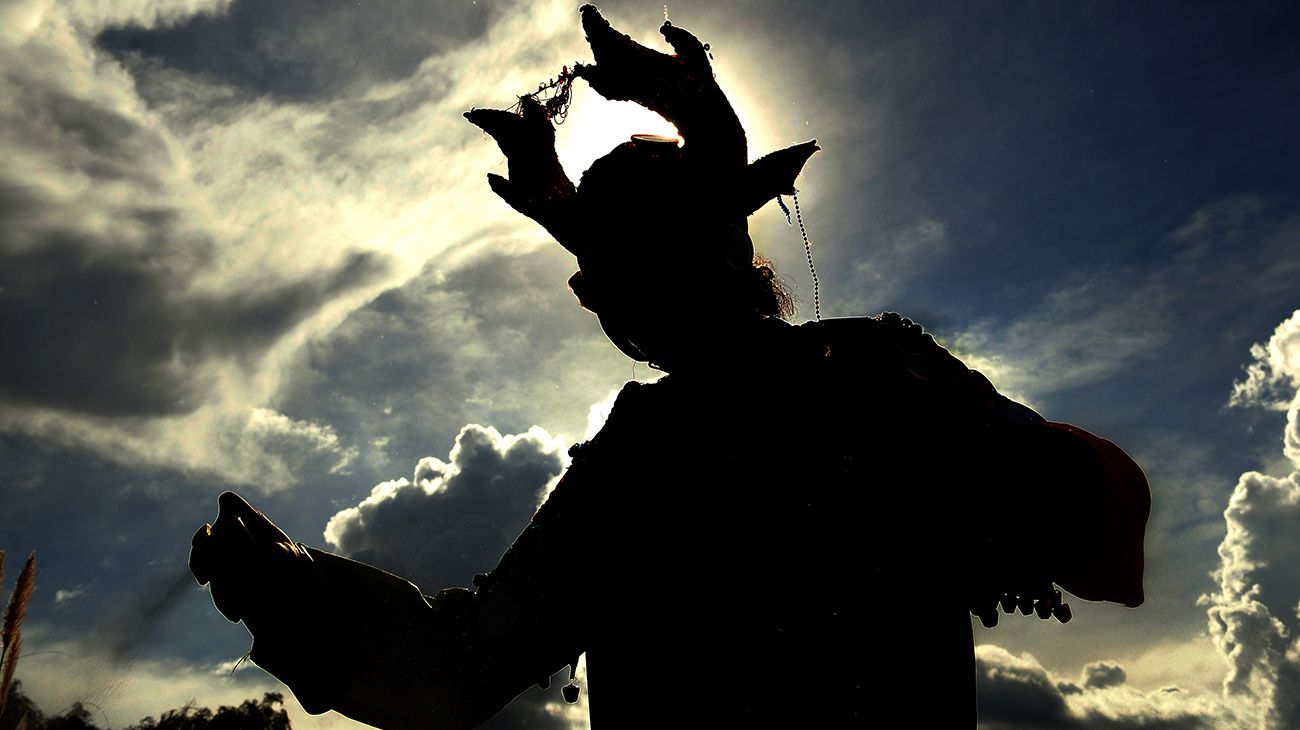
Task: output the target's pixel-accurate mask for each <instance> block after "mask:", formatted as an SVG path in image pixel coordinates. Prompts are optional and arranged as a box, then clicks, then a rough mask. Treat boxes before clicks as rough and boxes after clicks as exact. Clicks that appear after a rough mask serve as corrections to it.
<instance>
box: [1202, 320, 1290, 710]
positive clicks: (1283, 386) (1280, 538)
mask: <svg viewBox="0 0 1300 730" xmlns="http://www.w3.org/2000/svg"><path fill="white" fill-rule="evenodd" d="M1251 354H1252V356H1253V358H1254V362H1252V363H1251V364H1250V365H1248V366H1247V368H1246V377H1245V378H1244V379H1243V380H1241V381H1238V382H1237V383H1235V384H1234V385H1233V390H1232V394H1231V397H1230V400H1229V402H1230V404H1232V405H1234V406H1250V405H1254V406H1264V407H1273V408H1276V407H1277V406H1278V404H1279V403H1282V404H1285V407H1286V409H1287V423H1286V431H1285V437H1284V440H1283V452H1284V453H1285V455H1286V456H1287V458H1288V459H1289V460H1290V462H1291V465H1292V466H1293V468H1294V469H1296V470H1295V471H1292V472H1291V473H1290V474H1287V475H1285V476H1280V477H1279V476H1270V475H1267V474H1262V473H1259V472H1256V471H1250V472H1246V473H1245V474H1242V475H1241V477H1240V478H1239V479H1238V480H1237V485H1236V487H1235V488H1234V489H1233V492H1232V497H1231V498H1230V499H1229V501H1228V506H1227V509H1226V510H1224V513H1223V517H1224V520H1225V521H1226V523H1227V533H1226V534H1225V535H1224V537H1223V541H1222V542H1221V543H1220V545H1219V566H1218V568H1217V569H1216V570H1215V571H1214V578H1215V580H1216V582H1217V583H1218V590H1216V591H1215V592H1214V593H1211V594H1208V595H1205V596H1202V598H1201V601H1202V603H1203V604H1205V605H1206V606H1207V609H1206V613H1207V616H1208V618H1209V630H1210V636H1211V637H1212V638H1213V639H1214V642H1215V645H1216V646H1217V647H1218V648H1219V650H1220V652H1221V653H1222V654H1223V657H1224V659H1225V660H1226V662H1227V664H1228V675H1227V677H1226V679H1225V680H1224V694H1225V695H1226V696H1227V697H1228V698H1230V699H1232V700H1234V701H1236V702H1238V703H1239V704H1240V705H1241V707H1242V708H1243V709H1242V712H1243V713H1249V715H1250V717H1251V718H1252V720H1253V721H1254V723H1255V724H1256V726H1259V727H1269V728H1273V727H1277V728H1281V727H1294V726H1295V725H1296V724H1297V723H1300V615H1298V612H1300V582H1297V580H1296V576H1297V575H1300V550H1297V549H1296V547H1295V540H1294V536H1295V535H1296V533H1297V532H1298V531H1300V448H1298V445H1300V439H1297V436H1296V433H1297V431H1296V421H1297V412H1300V311H1297V312H1295V313H1294V314H1293V315H1292V316H1291V317H1290V318H1288V319H1287V320H1286V321H1284V322H1282V323H1281V324H1280V325H1278V327H1277V328H1276V329H1275V330H1274V332H1273V336H1272V337H1271V338H1270V339H1269V341H1268V344H1267V345H1258V344H1257V345H1255V346H1254V347H1252V348H1251ZM1284 391H1290V393H1289V395H1290V397H1289V399H1287V398H1284V397H1282V393H1283V392H1284ZM1287 400H1289V403H1288V402H1287Z"/></svg>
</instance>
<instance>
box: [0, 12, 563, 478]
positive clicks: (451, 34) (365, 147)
mask: <svg viewBox="0 0 1300 730" xmlns="http://www.w3.org/2000/svg"><path fill="white" fill-rule="evenodd" d="M398 5H401V4H400V3H399V4H394V5H392V6H390V7H389V10H392V11H394V12H390V13H377V12H374V11H373V9H369V8H361V9H358V8H357V7H356V6H355V5H354V4H352V3H337V4H336V5H334V6H331V8H330V12H327V13H308V14H307V17H309V18H311V20H310V21H309V22H308V23H306V24H302V23H289V22H288V19H289V15H288V14H287V12H288V11H287V10H285V11H278V10H275V8H278V7H280V6H279V5H276V4H269V5H268V7H267V8H263V10H264V11H265V12H264V15H266V19H267V24H266V26H265V28H263V31H264V32H259V33H260V34H253V35H254V36H256V37H255V38H250V39H249V40H248V41H247V43H251V44H253V46H250V47H249V48H251V49H253V50H256V51H257V52H258V53H262V54H263V57H260V58H254V59H253V60H252V61H250V63H255V64H262V65H263V66H265V68H264V69H263V70H267V69H270V70H274V63H272V61H273V60H274V59H271V58H268V57H266V54H272V55H273V54H274V52H275V48H276V47H280V46H279V45H278V40H277V39H279V40H284V41H286V43H287V45H284V46H283V48H282V50H283V51H284V53H285V54H287V55H286V56H285V57H284V58H283V59H281V60H282V61H283V62H284V63H286V64H289V65H290V66H292V67H293V68H298V69H305V68H308V67H311V68H319V69H322V73H324V74H325V76H329V77H331V78H334V77H335V76H336V74H334V72H333V71H330V69H331V68H333V67H331V66H330V63H329V59H334V60H335V61H337V62H338V63H343V60H342V59H363V61H362V62H359V64H357V68H353V69H351V70H350V71H349V73H350V75H349V74H348V73H342V71H341V68H342V67H340V68H337V69H334V70H335V71H340V73H339V74H337V75H338V76H339V78H342V77H343V76H346V77H347V83H343V84H342V85H341V86H337V87H335V86H329V85H328V84H326V86H322V87H320V88H316V89H315V90H314V91H311V93H312V94H316V96H315V97H314V98H313V99H312V100H311V102H310V103H308V102H305V101H298V102H296V101H294V100H293V99H297V98H299V97H300V96H301V94H299V96H295V94H297V93H298V92H293V93H287V92H286V94H280V95H275V94H269V92H268V93H267V94H258V93H246V92H247V91H248V89H249V88H254V87H256V83H255V80H254V81H248V79H244V81H248V83H244V81H240V80H239V79H238V78H236V77H237V76H239V73H237V72H236V71H231V69H229V68H224V70H223V68H218V66H221V64H223V63H227V62H228V61H229V62H231V63H234V62H235V61H232V60H231V59H234V58H236V57H238V56H240V54H239V53H230V54H226V55H222V54H215V55H214V54H206V53H199V54H198V55H188V56H187V55H185V54H186V53H189V51H190V50H194V48H196V47H195V46H194V45H193V44H187V43H186V42H185V39H186V38H190V39H191V40H193V34H194V33H200V35H203V34H204V33H208V32H209V31H211V32H212V33H215V34H217V35H221V34H225V35H222V36H221V37H223V38H227V40H232V39H233V38H234V35H238V34H236V33H234V32H233V30H232V29H233V28H235V27H236V26H238V24H239V22H240V19H246V18H247V17H248V16H249V13H251V12H254V11H255V10H256V7H255V4H254V3H249V2H243V1H242V0H241V1H240V2H233V3H232V2H222V1H216V0H214V1H212V2H201V1H199V0H182V1H179V2H161V1H151V0H141V1H140V2H130V3H117V4H112V6H111V7H109V6H106V5H104V4H103V3H93V2H70V3H52V2H41V1H35V0H33V1H28V2H20V3H10V4H7V5H5V7H4V19H5V20H6V21H8V23H6V25H5V31H4V33H3V34H0V70H2V71H3V73H2V74H0V94H3V96H4V98H5V99H6V102H5V104H4V105H3V107H0V154H2V155H3V156H4V158H5V160H6V165H5V169H4V170H2V171H0V212H3V216H0V329H3V330H4V331H5V333H6V345H7V349H6V357H5V358H4V361H3V363H0V405H3V408H0V410H2V411H3V416H0V429H3V430H5V431H8V432H17V433H22V434H26V435H30V436H35V437H37V438H39V439H47V440H54V441H58V442H60V443H63V444H65V445H72V446H74V447H76V448H84V449H89V450H92V451H95V452H97V453H99V454H100V455H103V456H106V457H108V458H110V459H113V460H116V461H119V462H123V463H130V464H136V465H144V466H159V467H172V468H180V469H183V470H197V471H201V472H204V473H207V474H211V475H215V476H217V477H218V478H221V479H225V480H227V481H230V482H233V483H236V484H247V485H257V486H265V487H266V488H268V489H274V488H279V487H283V486H286V485H288V484H292V483H295V482H298V481H301V480H302V479H304V478H308V477H311V476H317V475H322V474H326V473H329V472H330V471H331V470H334V469H335V468H336V466H337V465H338V464H339V463H342V462H346V461H348V460H349V459H350V457H349V454H350V453H352V452H351V451H350V449H352V448H354V447H353V446H352V445H351V444H343V443H334V442H332V441H331V439H336V440H337V431H335V430H333V429H332V427H331V425H330V424H329V423H328V422H324V421H322V420H320V419H319V418H316V417H313V416H311V415H307V416H303V415H300V414H295V413H291V412H285V413H284V415H285V417H286V418H289V419H290V420H292V421H294V422H296V423H297V424H298V425H297V426H295V427H293V428H281V429H279V430H278V431H277V433H279V434H281V435H283V437H281V435H276V434H272V433H269V432H268V429H267V428H266V419H265V418H263V417H262V415H261V414H263V413H264V411H265V409H268V408H269V407H270V406H271V405H272V402H273V401H274V399H275V398H276V395H277V393H279V391H280V390H281V388H282V386H283V384H284V383H285V382H286V380H288V379H289V378H290V377H291V373H290V372H289V369H290V368H291V367H292V364H293V362H294V361H295V353H297V352H299V351H301V349H302V347H303V346H304V345H305V344H307V343H309V342H311V341H313V340H314V339H317V338H320V337H322V336H324V335H326V334H327V333H329V332H330V331H332V330H333V329H334V328H335V327H337V326H338V324H339V323H340V322H342V321H343V320H344V319H345V318H346V317H347V315H348V314H349V313H350V312H352V311H354V310H356V309H357V308H358V307H360V306H364V305H365V304H366V302H368V301H370V300H371V299H372V298H373V297H374V296H375V295H377V294H378V293H380V292H381V291H383V290H385V289H387V288H390V287H393V286H396V285H399V284H401V283H402V282H403V281H405V280H407V279H409V278H411V277H412V276H413V275H415V274H416V273H417V272H419V271H421V270H423V269H424V267H425V264H426V263H427V262H429V261H430V259H432V258H434V257H436V256H439V255H440V254H443V253H446V252H450V251H454V250H456V249H457V248H458V247H464V246H466V245H468V243H470V242H473V243H477V244H479V245H484V244H486V245H491V243H492V242H493V241H498V242H504V243H503V244H502V245H503V246H505V247H509V246H512V245H513V246H516V247H518V246H524V247H527V246H533V247H535V246H536V245H539V244H540V243H541V242H542V241H543V240H544V235H543V234H542V232H541V231H540V229H535V227H530V224H529V223H528V222H527V221H523V220H516V219H515V217H513V216H511V214H510V213H509V212H508V209H507V208H506V207H505V206H504V204H502V203H500V202H499V201H497V200H496V199H495V198H494V197H493V196H492V195H491V193H490V192H489V191H488V190H487V187H486V185H485V184H484V183H483V180H482V176H483V174H485V173H486V172H487V171H490V170H492V169H493V168H494V166H497V165H499V164H500V163H501V162H502V160H501V158H500V154H499V152H498V151H497V150H496V148H495V146H494V145H492V144H491V143H490V142H489V141H487V140H483V139H481V137H482V135H480V134H478V133H477V132H476V131H475V130H473V129H472V128H471V127H470V125H468V124H466V123H465V122H464V120H463V119H461V118H460V112H462V111H463V110H464V109H467V108H469V107H470V106H473V105H475V104H480V105H481V104H485V103H501V104H504V103H505V102H506V101H507V100H510V99H512V98H513V94H515V93H517V92H518V91H519V90H520V89H524V88H529V87H530V86H531V85H533V84H535V83H536V80H537V79H538V78H543V77H545V76H546V75H548V74H553V73H554V69H553V68H551V65H552V64H555V63H558V62H559V61H557V60H556V59H559V58H564V57H568V56H570V55H576V53H577V51H578V50H579V49H580V48H581V44H582V38H581V34H580V33H577V32H574V30H575V23H574V16H573V9H572V7H570V6H567V5H563V4H562V3H558V2H552V3H541V4H530V5H528V6H527V7H523V8H516V7H513V6H499V7H498V6H496V4H493V6H494V7H498V9H496V10H492V11H485V10H482V9H481V8H480V9H473V7H472V6H471V5H470V4H465V5H464V6H463V8H464V9H463V11H462V10H457V9H456V8H462V6H461V5H457V6H456V8H439V7H436V6H430V5H428V4H426V3H407V4H405V5H401V7H398ZM271 6H274V7H271ZM345 11H346V12H345ZM398 11H400V12H398ZM448 13H452V14H453V15H454V14H456V13H459V15H457V17H459V18H460V19H461V20H463V21H464V22H460V21H456V22H452V20H451V16H449V15H448ZM417 16H418V17H417ZM417 21H418V22H417ZM128 27H129V28H130V33H131V34H133V35H132V36H131V38H132V39H133V40H132V42H133V43H135V44H136V46H137V47H135V49H134V50H133V51H131V52H127V49H126V46H125V45H122V44H118V45H116V46H115V45H114V44H113V42H111V41H112V40H113V38H117V39H118V40H121V36H120V34H119V36H112V35H111V33H110V34H109V35H107V36H105V35H103V33H104V32H105V30H106V29H108V28H118V29H123V28H128ZM259 27H261V26H259ZM430 27H432V28H433V31H432V32H426V31H428V30H429V28H430ZM363 31H364V32H363ZM122 32H126V31H122ZM187 34H188V35H187ZM227 36H228V37H227ZM399 36H400V37H399ZM97 37H99V38H102V39H103V43H101V44H100V45H96V42H95V39H96V38H97ZM417 37H418V38H420V39H421V40H418V42H417V41H416V40H413V39H417ZM377 38H388V39H389V40H390V41H391V42H390V43H388V44H376V43H374V41H375V39H377ZM521 39H522V40H521ZM272 41H275V42H272ZM289 41H292V42H291V43H289ZM470 41H474V42H473V43H471V42H470ZM232 42H233V41H232ZM241 42H242V41H241ZM128 45H129V44H128ZM198 45H200V46H201V45H202V44H198ZM236 45H238V44H236ZM110 47H111V49H115V50H117V51H122V52H121V53H119V54H118V55H117V56H114V55H112V54H110V53H109V52H108V51H107V50H105V49H109V48H110ZM375 47H381V48H384V53H372V52H371V51H372V50H373V48H375ZM167 49H170V51H167ZM199 50H201V49H199ZM154 51H156V52H154ZM164 51H167V52H164ZM173 51H174V52H173ZM178 54H179V55H178ZM386 54H387V55H386ZM389 56H391V58H390V57H389ZM200 57H202V58H207V59H209V60H210V61H211V62H212V64H213V67H212V68H209V69H206V70H204V69H202V68H199V65H196V64H199V58H200ZM399 57H400V58H399ZM186 58H188V59H189V61H186V60H185V59H186ZM394 59H396V60H394ZM317 61H320V63H319V64H317V63H316V62H317ZM187 64H188V65H187ZM335 65H338V64H335ZM345 65H346V64H345ZM227 71H229V73H227ZM351 72H355V73H351ZM272 75H274V74H272ZM325 76H322V77H321V78H325ZM484 79H489V81H486V82H485V81H484ZM286 83H287V82H286ZM331 83H332V82H331ZM341 83H342V82H341ZM240 84H243V86H240ZM327 87H328V88H327ZM309 91H310V90H309ZM303 93H307V92H306V91H304V92H303ZM451 200H455V201H456V204H455V205H448V201H451ZM497 218H504V219H506V220H507V221H508V222H506V223H498V222H497ZM485 232H486V233H485ZM381 251H382V253H380V252H381ZM561 291H562V288H561ZM277 410H279V409H277ZM461 422H464V421H461ZM313 428H316V429H320V433H319V434H313V433H311V432H310V431H311V429H313ZM271 430H272V431H274V430H275V429H271ZM359 443H364V442H359ZM327 451H328V452H332V453H333V457H332V458H331V459H315V456H320V455H321V454H322V453H324V452H327ZM305 467H312V468H319V469H320V471H317V472H316V473H315V474H312V473H305V472H304V468H305Z"/></svg>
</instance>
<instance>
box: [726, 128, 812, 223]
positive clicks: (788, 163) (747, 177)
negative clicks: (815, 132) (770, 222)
mask: <svg viewBox="0 0 1300 730" xmlns="http://www.w3.org/2000/svg"><path fill="white" fill-rule="evenodd" d="M820 150H821V147H818V146H817V140H815V139H814V140H811V141H808V142H804V143H802V144H797V145H793V146H790V147H786V148H785V149H783V150H777V151H776V152H773V153H771V154H769V155H764V156H762V157H760V158H758V159H757V160H754V161H753V162H751V163H749V165H747V166H746V167H745V172H744V176H743V178H742V179H741V184H740V191H739V194H738V195H739V200H738V201H737V207H738V208H739V212H740V213H741V214H742V215H746V216H748V215H750V214H751V213H753V212H754V211H756V210H758V209H759V208H761V207H763V206H764V205H765V204H766V203H767V202H768V201H769V200H771V199H772V198H775V197H776V196H778V195H793V194H794V180H795V178H797V177H799V173H800V171H802V170H803V166H804V164H805V163H807V162H808V158H810V157H812V156H813V154H814V153H816V152H818V151H820Z"/></svg>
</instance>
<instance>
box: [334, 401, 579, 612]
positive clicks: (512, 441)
mask: <svg viewBox="0 0 1300 730" xmlns="http://www.w3.org/2000/svg"><path fill="white" fill-rule="evenodd" d="M564 466H565V456H564V449H563V447H562V446H561V445H560V444H559V443H558V442H556V441H555V440H554V439H553V438H552V437H551V436H550V434H548V433H546V432H545V431H543V430H541V429H540V428H533V429H531V430H529V431H527V432H525V433H522V434H516V435H508V436H503V435H501V434H500V433H499V432H498V431H497V430H496V429H494V428H491V427H485V426H478V425H474V424H470V425H467V426H465V427H464V428H462V429H461V430H460V434H459V435H457V437H456V444H455V446H453V447H452V449H451V453H450V455H449V456H448V460H447V461H442V460H441V459H438V458H436V457H433V456H427V457H425V458H423V459H420V461H419V463H418V464H416V466H415V473H414V475H413V476H412V478H411V479H406V478H404V477H403V478H401V479H396V480H393V481H387V482H383V483H381V484H378V485H376V486H375V488H374V489H373V490H371V492H370V496H368V497H366V498H365V499H364V500H362V501H361V503H359V504H357V505H356V506H354V507H348V508H347V509H344V510H341V511H340V512H338V513H337V514H335V515H334V516H333V517H331V518H330V520H329V523H328V524H327V525H326V527H325V539H326V540H327V541H328V542H329V543H330V544H331V545H333V546H334V547H335V548H336V549H337V550H338V551H339V552H341V553H342V554H345V555H348V556H350V557H353V558H356V559H358V560H362V561H364V562H367V563H370V564H372V565H376V566H378V567H381V568H384V569H385V570H389V571H391V572H393V573H396V574H397V575H401V576H403V577H405V578H408V579H410V580H411V581H413V582H415V583H416V584H417V585H420V586H421V587H423V588H424V590H425V591H426V592H434V591H437V590H439V589H441V588H444V587H447V586H457V585H468V583H469V579H470V578H471V577H472V576H473V575H474V574H476V573H482V572H487V571H488V570H490V569H491V568H492V567H493V566H494V565H495V564H496V560H497V559H498V558H500V557H501V555H502V554H503V553H504V552H505V550H506V548H507V547H509V545H510V543H511V542H513V541H514V538H515V537H516V536H517V535H518V534H519V533H520V532H521V531H522V530H523V528H524V526H525V525H527V524H528V519H529V518H530V517H531V516H532V514H533V512H535V511H536V509H537V507H538V505H540V504H541V502H542V500H543V498H544V497H545V495H546V494H547V491H548V489H549V487H550V486H551V485H552V483H553V482H554V481H555V480H556V479H557V478H558V476H559V474H560V472H561V471H562V470H563V468H564Z"/></svg>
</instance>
